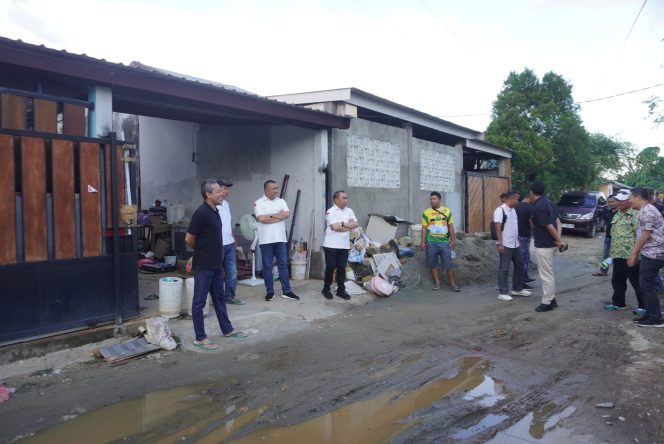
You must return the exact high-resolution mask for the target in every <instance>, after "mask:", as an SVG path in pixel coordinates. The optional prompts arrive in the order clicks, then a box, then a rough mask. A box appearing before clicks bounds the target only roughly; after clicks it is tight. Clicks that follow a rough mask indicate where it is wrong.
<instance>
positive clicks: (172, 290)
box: [159, 277, 182, 318]
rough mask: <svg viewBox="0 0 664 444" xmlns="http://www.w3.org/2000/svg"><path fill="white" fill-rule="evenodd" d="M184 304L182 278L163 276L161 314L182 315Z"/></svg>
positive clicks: (160, 295) (160, 285)
mask: <svg viewBox="0 0 664 444" xmlns="http://www.w3.org/2000/svg"><path fill="white" fill-rule="evenodd" d="M181 305H182V279H180V278H178V277H163V278H161V279H159V314H160V315H161V316H163V317H165V318H177V317H178V316H180V307H181Z"/></svg>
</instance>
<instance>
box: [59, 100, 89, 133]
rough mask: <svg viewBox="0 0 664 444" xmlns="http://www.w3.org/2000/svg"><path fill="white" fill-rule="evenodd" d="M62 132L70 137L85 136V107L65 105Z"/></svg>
mask: <svg viewBox="0 0 664 444" xmlns="http://www.w3.org/2000/svg"><path fill="white" fill-rule="evenodd" d="M62 132H63V133H64V134H66V135H68V136H85V107H83V106H80V105H72V104H71V103H65V104H63V112H62Z"/></svg>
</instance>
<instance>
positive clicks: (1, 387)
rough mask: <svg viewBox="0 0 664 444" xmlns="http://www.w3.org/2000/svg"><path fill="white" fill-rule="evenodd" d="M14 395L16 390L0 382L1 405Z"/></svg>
mask: <svg viewBox="0 0 664 444" xmlns="http://www.w3.org/2000/svg"><path fill="white" fill-rule="evenodd" d="M14 393H16V389H15V388H12V387H5V384H4V383H1V382H0V404H1V403H3V402H5V401H9V399H10V398H11V397H12V395H13V394H14Z"/></svg>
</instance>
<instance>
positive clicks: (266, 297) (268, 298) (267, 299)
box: [265, 293, 274, 301]
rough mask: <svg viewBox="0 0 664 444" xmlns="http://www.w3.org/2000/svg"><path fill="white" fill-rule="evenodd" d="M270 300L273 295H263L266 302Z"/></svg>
mask: <svg viewBox="0 0 664 444" xmlns="http://www.w3.org/2000/svg"><path fill="white" fill-rule="evenodd" d="M272 299H274V293H268V294H266V295H265V300H266V301H271V300H272Z"/></svg>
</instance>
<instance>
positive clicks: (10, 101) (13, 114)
mask: <svg viewBox="0 0 664 444" xmlns="http://www.w3.org/2000/svg"><path fill="white" fill-rule="evenodd" d="M1 98H2V119H1V121H2V127H3V128H7V129H19V130H23V129H25V125H26V118H25V97H22V96H14V95H12V94H2V97H1Z"/></svg>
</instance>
